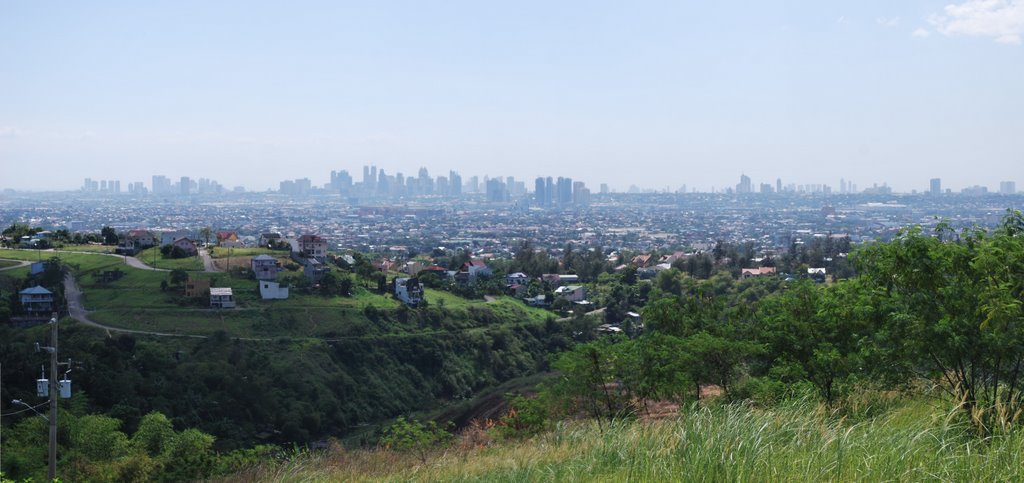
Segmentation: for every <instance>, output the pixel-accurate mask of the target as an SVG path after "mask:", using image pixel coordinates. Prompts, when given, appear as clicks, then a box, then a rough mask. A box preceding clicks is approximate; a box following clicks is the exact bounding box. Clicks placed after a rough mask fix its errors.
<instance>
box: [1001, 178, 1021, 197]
mask: <svg viewBox="0 0 1024 483" xmlns="http://www.w3.org/2000/svg"><path fill="white" fill-rule="evenodd" d="M999 193H1001V194H1004V195H1012V194H1016V193H1017V183H1015V182H1013V181H1000V182H999Z"/></svg>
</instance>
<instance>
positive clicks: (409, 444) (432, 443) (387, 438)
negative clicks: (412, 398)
mask: <svg viewBox="0 0 1024 483" xmlns="http://www.w3.org/2000/svg"><path fill="white" fill-rule="evenodd" d="M452 439H453V436H452V434H451V433H449V432H447V431H445V430H444V429H441V428H439V427H438V426H437V423H435V422H434V421H430V422H428V423H426V424H424V423H422V422H420V421H416V420H414V419H413V420H407V419H405V417H403V416H399V417H398V419H397V420H395V422H394V423H392V424H391V426H389V427H388V428H387V429H385V430H384V437H382V438H381V439H380V443H381V445H382V446H384V447H385V448H388V449H391V450H395V451H411V452H414V453H416V454H417V455H418V456H419V457H420V460H421V461H423V462H426V461H427V452H428V451H429V450H430V449H431V448H433V447H436V446H441V445H443V444H447V443H448V442H450V441H451V440H452Z"/></svg>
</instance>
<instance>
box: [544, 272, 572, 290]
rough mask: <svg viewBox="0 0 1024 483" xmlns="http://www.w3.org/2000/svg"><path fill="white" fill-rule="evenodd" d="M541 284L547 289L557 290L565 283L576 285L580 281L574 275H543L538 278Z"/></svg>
mask: <svg viewBox="0 0 1024 483" xmlns="http://www.w3.org/2000/svg"><path fill="white" fill-rule="evenodd" d="M540 280H541V282H543V283H545V284H547V286H548V287H551V288H558V287H561V286H562V284H566V283H577V282H579V281H580V276H579V275H576V274H565V275H562V274H558V273H545V274H544V275H541V276H540Z"/></svg>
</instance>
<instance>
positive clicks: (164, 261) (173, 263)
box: [135, 247, 203, 271]
mask: <svg viewBox="0 0 1024 483" xmlns="http://www.w3.org/2000/svg"><path fill="white" fill-rule="evenodd" d="M154 256H155V257H156V262H155V263H156V268H161V269H166V270H174V269H178V268H180V269H182V270H189V271H202V270H203V259H201V258H199V256H194V257H186V258H164V257H163V255H161V254H160V249H159V248H157V247H152V248H147V249H145V250H143V251H141V252H139V253H138V254H137V255H135V258H138V259H139V260H141V261H142V263H145V264H146V265H149V266H153V264H154V258H153V257H154Z"/></svg>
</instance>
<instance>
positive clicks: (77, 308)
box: [64, 273, 206, 339]
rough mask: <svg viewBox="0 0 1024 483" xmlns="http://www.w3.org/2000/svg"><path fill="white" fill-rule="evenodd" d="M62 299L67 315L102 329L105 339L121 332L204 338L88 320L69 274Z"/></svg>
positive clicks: (79, 291)
mask: <svg viewBox="0 0 1024 483" xmlns="http://www.w3.org/2000/svg"><path fill="white" fill-rule="evenodd" d="M64 297H65V298H66V299H67V302H68V315H70V316H71V318H72V319H75V320H77V321H78V322H81V323H83V324H85V325H88V326H91V327H96V328H98V329H103V330H104V331H106V333H107V337H111V333H112V332H121V333H125V334H145V335H155V336H159V337H188V338H192V339H205V338H206V336H205V335H196V334H168V333H165V332H153V331H148V330H132V329H121V328H118V327H111V326H109V325H103V324H101V323H99V322H96V321H94V320H92V319H90V318H89V311H88V310H85V306H84V305H82V289H80V288H79V287H78V284H77V283H75V277H73V276H71V274H70V273H69V274H66V275H64Z"/></svg>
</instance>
